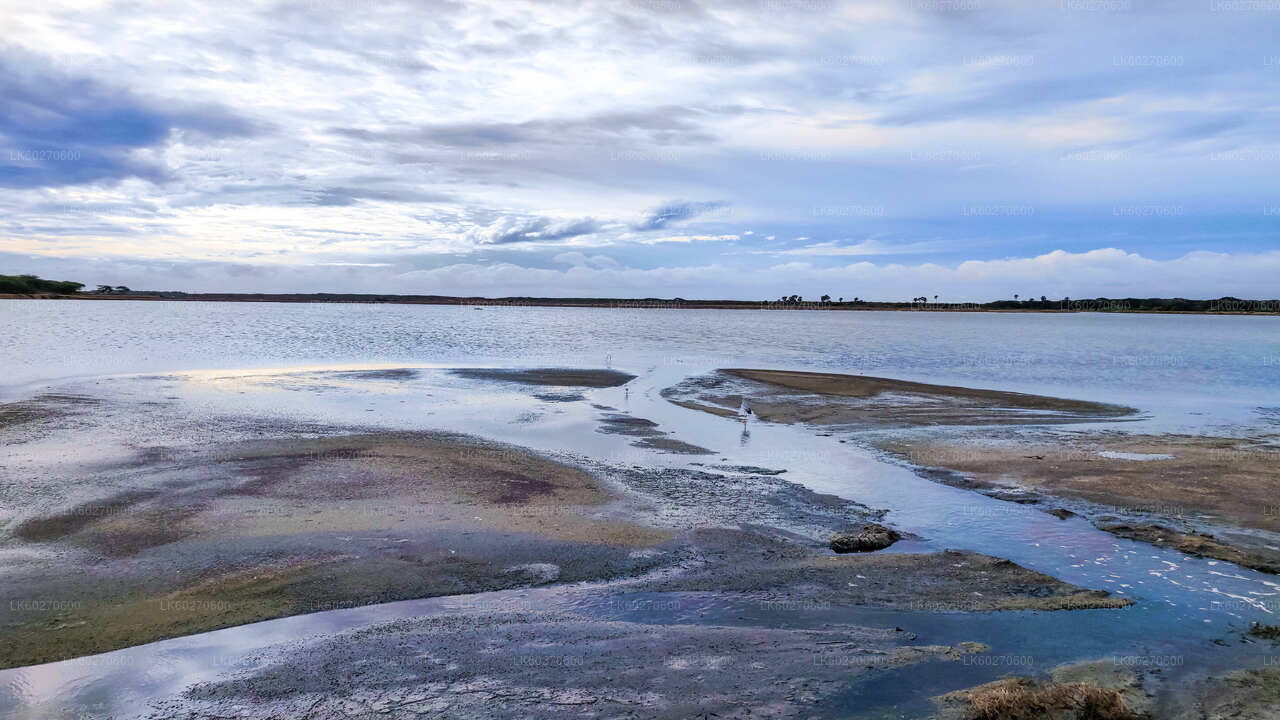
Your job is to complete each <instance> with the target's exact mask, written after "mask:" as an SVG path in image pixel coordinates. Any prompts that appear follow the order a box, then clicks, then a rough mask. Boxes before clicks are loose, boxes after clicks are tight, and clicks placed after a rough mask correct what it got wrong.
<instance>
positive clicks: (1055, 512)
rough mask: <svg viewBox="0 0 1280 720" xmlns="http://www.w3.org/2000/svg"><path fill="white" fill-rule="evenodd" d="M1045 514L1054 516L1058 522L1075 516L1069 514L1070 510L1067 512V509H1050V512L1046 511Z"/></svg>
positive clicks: (1071, 513)
mask: <svg viewBox="0 0 1280 720" xmlns="http://www.w3.org/2000/svg"><path fill="white" fill-rule="evenodd" d="M1045 512H1047V513H1049V514H1050V515H1052V516H1054V517H1056V518H1058V519H1059V520H1066V519H1067V518H1069V517H1075V515H1076V514H1075V513H1073V512H1071V511H1070V510H1068V509H1066V508H1054V509H1052V510H1046V511H1045Z"/></svg>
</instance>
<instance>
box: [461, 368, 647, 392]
mask: <svg viewBox="0 0 1280 720" xmlns="http://www.w3.org/2000/svg"><path fill="white" fill-rule="evenodd" d="M452 372H453V374H454V375H457V376H459V377H464V378H469V379H471V380H501V381H504V382H514V383H521V384H523V385H554V386H563V387H590V388H606V387H618V386H619V385H626V384H627V383H629V382H631V381H632V380H634V379H635V377H636V376H635V375H631V374H629V373H624V372H619V371H617V370H591V369H577V368H533V369H527V370H513V369H508V368H458V369H456V370H453V371H452Z"/></svg>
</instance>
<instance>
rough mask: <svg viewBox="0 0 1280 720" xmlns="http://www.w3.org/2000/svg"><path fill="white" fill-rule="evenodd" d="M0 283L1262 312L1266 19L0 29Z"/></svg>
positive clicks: (689, 1)
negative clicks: (1219, 301)
mask: <svg viewBox="0 0 1280 720" xmlns="http://www.w3.org/2000/svg"><path fill="white" fill-rule="evenodd" d="M0 30H3V32H0V274H18V273H33V274H38V275H40V276H42V277H48V278H53V279H66V280H76V281H79V282H83V283H86V284H88V285H90V286H92V285H97V284H110V285H127V286H129V287H132V288H134V289H150V290H182V291H189V292H371V293H411V294H447V295H484V296H512V295H535V296H561V297H577V296H597V297H663V298H667V297H685V298H708V299H710V298H725V299H765V298H776V297H778V296H781V295H791V294H799V295H803V296H805V297H806V298H816V297H817V296H819V295H823V294H829V295H831V296H832V297H845V298H852V297H861V298H864V299H883V300H905V299H909V298H912V297H916V296H918V295H924V296H927V297H930V298H932V297H933V296H935V295H937V296H938V297H939V300H940V301H943V302H948V301H949V302H967V301H985V300H993V299H1002V298H1010V297H1012V296H1013V295H1014V294H1019V295H1021V296H1022V297H1039V296H1041V295H1046V296H1049V297H1053V298H1060V297H1062V296H1071V297H1096V296H1105V297H1129V296H1139V297H1147V296H1165V297H1172V296H1178V297H1191V298H1216V297H1220V296H1223V295H1234V296H1238V297H1247V298H1259V299H1270V298H1275V297H1278V296H1280V240H1278V238H1280V232H1278V230H1280V172H1277V171H1278V170H1280V122H1278V120H1280V45H1277V43H1276V39H1277V38H1278V37H1280V0H1199V1H1197V2H1159V3H1157V2H1138V1H1137V0H1053V1H1052V2H1037V1H1035V0H1032V1H1029V2H1028V1H1023V2H998V1H996V0H897V1H893V2H841V1H838V0H742V1H728V0H726V1H723V2H714V1H709V0H708V1H704V0H611V1H601V2H593V1H591V0H583V1H581V2H556V1H554V0H546V1H544V2H538V3H524V2H519V1H518V0H504V1H502V2H493V3H482V2H465V3H463V2H447V1H443V2H436V1H408V2H397V1H395V0H301V1H297V2H292V1H285V2H253V1H244V2H235V3H225V2H192V1H187V2H181V3H176V2H140V1H138V0H129V1H121V2H102V1H98V0H76V1H74V2H72V1H63V0H42V1H41V2H30V0H0Z"/></svg>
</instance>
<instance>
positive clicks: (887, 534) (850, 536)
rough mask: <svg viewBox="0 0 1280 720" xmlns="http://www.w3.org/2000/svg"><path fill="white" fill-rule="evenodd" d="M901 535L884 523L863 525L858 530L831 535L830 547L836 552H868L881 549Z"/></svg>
mask: <svg viewBox="0 0 1280 720" xmlns="http://www.w3.org/2000/svg"><path fill="white" fill-rule="evenodd" d="M901 539H902V536H901V535H899V534H898V532H897V531H896V530H894V529H893V528H887V527H885V526H884V525H877V524H874V523H873V524H871V525H863V526H862V527H861V528H859V529H858V530H853V531H847V532H839V533H836V534H835V535H832V536H831V549H832V550H835V551H836V552H838V553H850V552H870V551H872V550H883V549H884V548H887V547H889V546H890V545H892V544H894V543H896V542H898V541H899V540H901Z"/></svg>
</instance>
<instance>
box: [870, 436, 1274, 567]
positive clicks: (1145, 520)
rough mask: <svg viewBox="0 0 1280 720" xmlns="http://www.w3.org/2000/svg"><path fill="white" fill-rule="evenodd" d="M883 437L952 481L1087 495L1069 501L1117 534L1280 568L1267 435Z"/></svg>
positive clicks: (991, 488)
mask: <svg viewBox="0 0 1280 720" xmlns="http://www.w3.org/2000/svg"><path fill="white" fill-rule="evenodd" d="M876 444H877V445H878V446H879V447H881V448H882V449H884V450H887V451H889V452H891V453H893V454H895V455H896V456H898V457H901V458H903V459H905V460H906V461H908V462H910V463H911V464H913V465H916V466H920V467H924V468H931V469H935V470H940V471H942V473H943V474H941V475H938V476H936V477H939V478H941V479H943V480H944V481H947V482H951V483H953V484H960V485H964V486H967V487H973V488H975V489H979V490H981V491H983V492H987V493H989V494H994V495H996V496H999V495H1000V494H1001V493H1003V492H1006V491H1009V490H1013V491H1016V492H1018V493H1020V494H1021V495H1020V496H1021V497H1022V499H1024V500H1032V499H1034V496H1035V495H1044V496H1049V497H1053V498H1058V499H1059V500H1060V501H1062V500H1065V501H1082V502H1077V503H1070V502H1068V503H1067V504H1068V505H1069V506H1070V509H1071V510H1072V511H1073V512H1077V513H1078V514H1082V515H1086V516H1088V517H1089V518H1090V519H1091V520H1093V521H1094V524H1095V525H1096V526H1097V527H1099V528H1100V529H1102V530H1106V531H1107V532H1111V533H1113V534H1115V535H1119V536H1121V537H1127V538H1130V539H1133V540H1140V541H1143V542H1149V543H1152V544H1155V545H1162V546H1166V547H1172V548H1175V549H1177V550H1180V551H1182V552H1185V553H1187V554H1190V555H1198V556H1202V557H1212V558H1216V559H1219V560H1226V561H1228V562H1233V563H1236V564H1238V565H1242V566H1244V567H1250V568H1253V569H1256V570H1262V571H1265V572H1271V573H1276V572H1280V551H1277V550H1275V549H1274V542H1273V539H1274V537H1275V536H1274V535H1273V536H1269V535H1268V534H1271V533H1276V534H1280V500H1278V499H1277V498H1278V497H1280V496H1278V494H1277V493H1280V447H1278V446H1276V445H1275V444H1272V442H1269V441H1268V439H1266V438H1252V439H1247V438H1223V437H1196V436H1187V435H1129V434H1121V433H1116V432H1104V431H1091V432H1088V433H1071V434H1069V435H1055V436H1048V435H1034V434H1032V435H1024V434H1018V433H1008V434H1004V435H998V436H994V437H993V436H992V435H990V434H986V435H984V436H982V437H974V436H971V435H967V434H963V435H959V436H955V437H940V436H936V435H935V436H931V437H927V438H926V437H897V438H881V439H879V440H877V443H876ZM1026 493H1030V494H1031V495H1026ZM1062 504H1063V503H1062V502H1059V503H1057V505H1062ZM1237 528H1243V529H1247V530H1253V531H1263V533H1261V534H1260V533H1257V532H1241V531H1238V530H1237Z"/></svg>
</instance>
